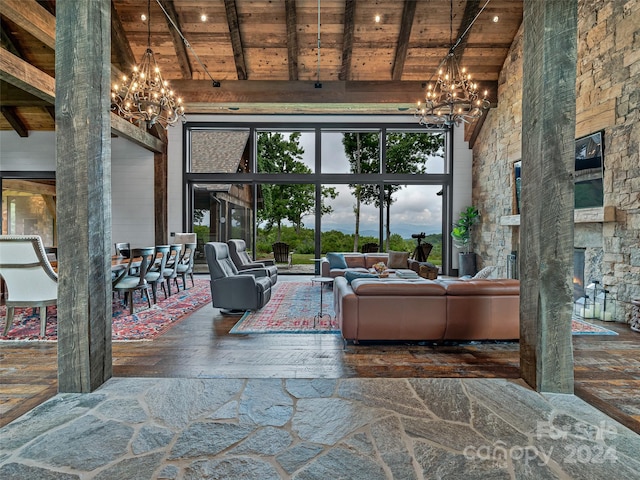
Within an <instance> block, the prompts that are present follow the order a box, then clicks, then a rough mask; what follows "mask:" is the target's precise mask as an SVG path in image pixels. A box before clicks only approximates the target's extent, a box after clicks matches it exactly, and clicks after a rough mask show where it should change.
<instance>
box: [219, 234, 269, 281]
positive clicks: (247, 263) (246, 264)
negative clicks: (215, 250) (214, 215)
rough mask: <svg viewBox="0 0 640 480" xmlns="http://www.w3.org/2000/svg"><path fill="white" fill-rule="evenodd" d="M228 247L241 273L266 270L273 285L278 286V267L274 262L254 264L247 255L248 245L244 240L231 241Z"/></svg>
mask: <svg viewBox="0 0 640 480" xmlns="http://www.w3.org/2000/svg"><path fill="white" fill-rule="evenodd" d="M227 245H228V246H229V256H230V257H231V260H232V261H233V264H234V265H235V266H236V268H237V269H238V270H239V271H242V270H249V269H252V268H264V269H266V270H267V271H268V272H269V278H270V279H271V284H272V285H275V284H276V282H277V281H278V267H276V265H275V261H274V260H271V259H268V260H260V261H259V262H257V261H256V262H254V261H253V260H252V259H251V257H250V256H249V254H248V253H247V244H246V242H245V241H244V240H229V241H228V242H227Z"/></svg>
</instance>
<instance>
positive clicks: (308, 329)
mask: <svg viewBox="0 0 640 480" xmlns="http://www.w3.org/2000/svg"><path fill="white" fill-rule="evenodd" d="M320 285H321V284H318V283H315V284H312V283H311V281H306V282H291V281H280V282H278V283H276V284H275V286H274V287H273V291H272V292H271V300H270V301H269V303H267V304H266V305H265V306H264V307H262V309H260V310H258V311H256V312H247V313H245V314H244V315H243V316H242V318H241V319H240V321H238V323H236V324H235V325H234V327H233V328H232V329H231V331H230V332H229V333H338V332H339V330H338V325H337V323H336V319H335V313H334V311H333V291H332V290H331V287H329V286H327V285H322V288H323V291H322V313H328V314H329V315H331V320H329V317H328V316H327V315H323V317H322V318H321V319H320V320H318V321H316V324H315V326H314V324H313V317H314V316H315V315H317V314H318V312H319V310H320V288H321V287H320Z"/></svg>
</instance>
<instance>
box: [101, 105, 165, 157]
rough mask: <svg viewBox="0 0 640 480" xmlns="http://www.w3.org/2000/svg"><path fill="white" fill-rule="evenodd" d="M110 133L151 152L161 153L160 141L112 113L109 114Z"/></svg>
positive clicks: (161, 144)
mask: <svg viewBox="0 0 640 480" xmlns="http://www.w3.org/2000/svg"><path fill="white" fill-rule="evenodd" d="M111 133H112V134H113V135H116V136H118V137H122V138H126V139H127V140H129V141H131V142H133V143H135V144H136V145H140V146H141V147H143V148H145V149H147V150H151V151H152V152H156V153H162V152H163V147H164V143H163V142H162V141H161V140H159V139H157V138H156V137H154V136H153V135H151V134H150V133H147V132H146V131H145V130H143V129H142V128H139V127H137V126H135V125H134V124H133V123H130V122H128V121H126V120H125V119H124V118H122V117H119V116H118V115H116V114H115V113H113V112H112V113H111Z"/></svg>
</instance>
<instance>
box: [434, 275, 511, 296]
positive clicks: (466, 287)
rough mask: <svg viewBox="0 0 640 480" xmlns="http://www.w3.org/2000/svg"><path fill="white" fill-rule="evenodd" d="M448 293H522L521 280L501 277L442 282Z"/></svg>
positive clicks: (463, 294) (461, 294) (460, 294)
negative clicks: (498, 278)
mask: <svg viewBox="0 0 640 480" xmlns="http://www.w3.org/2000/svg"><path fill="white" fill-rule="evenodd" d="M441 283H442V284H443V285H444V286H445V288H446V290H447V295H452V296H468V295H474V296H481V295H520V282H519V281H518V280H511V279H500V280H489V279H478V280H467V281H464V282H460V281H447V282H441Z"/></svg>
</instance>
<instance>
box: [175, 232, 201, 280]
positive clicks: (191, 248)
mask: <svg viewBox="0 0 640 480" xmlns="http://www.w3.org/2000/svg"><path fill="white" fill-rule="evenodd" d="M197 246H198V245H197V243H185V244H184V249H183V250H182V256H181V257H180V260H179V261H178V264H177V266H176V273H177V276H179V277H180V278H182V289H183V290H186V289H187V275H189V277H190V278H191V286H192V287H194V286H195V283H194V282H193V261H194V260H195V256H196V247H197ZM176 284H177V280H176Z"/></svg>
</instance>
